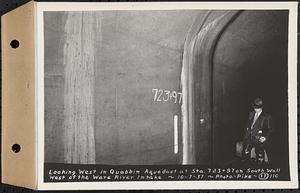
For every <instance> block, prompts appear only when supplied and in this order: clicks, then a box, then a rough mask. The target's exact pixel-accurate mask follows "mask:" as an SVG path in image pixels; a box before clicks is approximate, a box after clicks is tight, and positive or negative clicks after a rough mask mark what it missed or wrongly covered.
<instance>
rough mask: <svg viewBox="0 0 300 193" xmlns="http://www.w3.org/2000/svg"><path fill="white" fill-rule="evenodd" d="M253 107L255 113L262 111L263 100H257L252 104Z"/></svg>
mask: <svg viewBox="0 0 300 193" xmlns="http://www.w3.org/2000/svg"><path fill="white" fill-rule="evenodd" d="M252 107H253V109H254V110H255V112H259V111H262V108H263V100H262V99H261V98H256V99H255V100H254V102H253V104H252Z"/></svg>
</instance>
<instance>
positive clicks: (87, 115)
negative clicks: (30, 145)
mask: <svg viewBox="0 0 300 193" xmlns="http://www.w3.org/2000/svg"><path fill="white" fill-rule="evenodd" d="M289 13H290V12H289V10H288V9H274V10H272V9H238V10H237V9H186V10H185V9H178V10H175V9H174V10H173V9H172V10H170V9H166V10H164V9H162V10H96V11H90V10H84V11H44V12H43V23H44V25H43V36H44V147H43V148H44V178H43V180H44V182H45V183H58V182H102V181H118V182H119V181H205V180H209V181H214V180H220V181H223V180H225V181H226V180H228V181H290V179H291V176H290V164H289V163H290V162H289V161H290V160H289V151H290V149H289V132H290V130H289V127H290V125H289V92H288V91H289V86H288V85H289V75H288V72H289V68H290V67H289V49H288V45H289Z"/></svg>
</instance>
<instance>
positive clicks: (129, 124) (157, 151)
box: [44, 10, 199, 164]
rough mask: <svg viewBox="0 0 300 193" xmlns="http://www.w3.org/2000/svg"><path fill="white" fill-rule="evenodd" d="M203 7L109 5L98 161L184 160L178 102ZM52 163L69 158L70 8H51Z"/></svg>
mask: <svg viewBox="0 0 300 193" xmlns="http://www.w3.org/2000/svg"><path fill="white" fill-rule="evenodd" d="M197 14H199V11H195V10H190V11H104V12H101V13H100V12H99V17H101V18H102V19H101V29H99V32H98V33H99V36H101V37H97V38H95V39H98V41H99V42H98V43H97V46H96V51H95V52H96V53H97V54H96V55H95V61H96V64H95V66H96V77H95V78H96V79H95V96H94V97H95V104H96V106H95V113H96V115H95V117H96V119H95V141H96V163H98V164H171V163H173V164H177V163H179V160H180V153H178V154H174V137H173V116H174V115H178V114H179V113H180V109H179V108H180V105H179V104H178V102H177V103H174V101H167V102H157V101H154V100H153V97H154V95H153V94H154V93H153V92H152V89H164V90H165V89H167V90H170V91H176V92H180V68H181V62H182V52H183V43H184V39H185V36H186V34H187V31H188V29H189V28H190V25H191V24H192V22H193V20H194V18H195V16H196V15H197ZM44 19H45V128H46V130H45V162H64V160H63V157H64V155H63V154H64V152H63V147H64V143H65V139H64V137H63V135H62V133H63V131H62V125H63V118H64V117H63V106H64V105H63V103H64V101H63V93H64V92H63V90H64V88H63V84H64V81H65V80H64V67H63V47H64V43H65V39H66V32H65V31H64V27H65V20H66V13H65V12H49V13H45V16H44Z"/></svg>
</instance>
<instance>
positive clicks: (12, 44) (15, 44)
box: [10, 40, 20, 49]
mask: <svg viewBox="0 0 300 193" xmlns="http://www.w3.org/2000/svg"><path fill="white" fill-rule="evenodd" d="M10 46H11V47H12V48H14V49H16V48H18V47H19V46H20V42H19V41H18V40H12V41H11V42H10Z"/></svg>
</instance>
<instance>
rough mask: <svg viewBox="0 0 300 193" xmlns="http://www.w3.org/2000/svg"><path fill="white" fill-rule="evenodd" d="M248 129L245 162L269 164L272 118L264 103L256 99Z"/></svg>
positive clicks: (244, 145) (244, 151)
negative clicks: (264, 108)
mask: <svg viewBox="0 0 300 193" xmlns="http://www.w3.org/2000/svg"><path fill="white" fill-rule="evenodd" d="M252 107H253V109H254V111H252V112H250V114H249V119H248V121H247V129H246V132H245V136H244V140H243V158H244V159H243V160H251V161H255V162H257V163H258V164H262V163H269V157H268V153H269V141H270V140H269V137H270V134H271V132H272V117H271V115H269V114H267V113H266V112H265V111H264V110H263V101H262V99H261V98H256V99H255V100H254V102H253V104H252Z"/></svg>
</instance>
